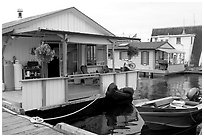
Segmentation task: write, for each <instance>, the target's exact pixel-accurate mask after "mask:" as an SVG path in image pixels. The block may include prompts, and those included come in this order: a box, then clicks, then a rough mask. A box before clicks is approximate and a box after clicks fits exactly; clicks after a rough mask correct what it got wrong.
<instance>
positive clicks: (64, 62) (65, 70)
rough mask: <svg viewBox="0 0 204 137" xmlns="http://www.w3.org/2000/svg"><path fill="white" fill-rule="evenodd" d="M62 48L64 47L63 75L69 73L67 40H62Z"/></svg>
mask: <svg viewBox="0 0 204 137" xmlns="http://www.w3.org/2000/svg"><path fill="white" fill-rule="evenodd" d="M62 49H63V75H64V76H66V75H67V42H66V41H65V40H63V41H62Z"/></svg>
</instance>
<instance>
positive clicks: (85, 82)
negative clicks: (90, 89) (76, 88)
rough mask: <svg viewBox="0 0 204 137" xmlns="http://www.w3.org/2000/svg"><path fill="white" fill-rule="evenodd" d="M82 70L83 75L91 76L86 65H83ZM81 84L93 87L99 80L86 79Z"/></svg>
mask: <svg viewBox="0 0 204 137" xmlns="http://www.w3.org/2000/svg"><path fill="white" fill-rule="evenodd" d="M80 69H81V72H82V74H89V73H88V71H87V66H86V65H82V66H81V67H80ZM81 82H82V83H84V84H86V85H92V84H94V83H98V79H97V78H85V79H82V80H81Z"/></svg>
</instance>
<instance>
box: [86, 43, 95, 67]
mask: <svg viewBox="0 0 204 137" xmlns="http://www.w3.org/2000/svg"><path fill="white" fill-rule="evenodd" d="M86 51H87V53H86V54H87V56H86V64H87V66H93V65H96V45H86Z"/></svg>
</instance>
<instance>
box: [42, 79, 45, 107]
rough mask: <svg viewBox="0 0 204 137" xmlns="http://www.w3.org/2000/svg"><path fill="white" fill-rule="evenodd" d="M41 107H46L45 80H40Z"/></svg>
mask: <svg viewBox="0 0 204 137" xmlns="http://www.w3.org/2000/svg"><path fill="white" fill-rule="evenodd" d="M42 106H46V80H42Z"/></svg>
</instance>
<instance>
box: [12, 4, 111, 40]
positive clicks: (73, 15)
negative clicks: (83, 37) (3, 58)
mask: <svg viewBox="0 0 204 137" xmlns="http://www.w3.org/2000/svg"><path fill="white" fill-rule="evenodd" d="M29 18H31V17H29ZM24 20H25V19H24ZM11 28H12V27H10V29H11ZM39 28H43V29H49V30H63V31H71V32H80V33H88V34H98V35H108V36H114V34H112V33H111V32H109V31H108V30H106V29H105V28H103V27H102V26H101V25H99V24H98V23H96V22H95V21H93V20H92V19H90V18H89V17H88V16H86V15H85V14H83V13H82V12H80V11H78V10H77V9H76V8H69V9H65V10H61V11H57V12H54V13H53V12H52V13H51V14H45V16H43V17H42V16H38V18H35V19H33V20H29V21H25V22H23V23H22V22H21V23H19V24H17V25H15V26H14V27H13V29H14V30H15V31H14V32H15V33H23V32H29V31H36V30H38V29H39ZM13 29H12V30H13Z"/></svg>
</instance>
